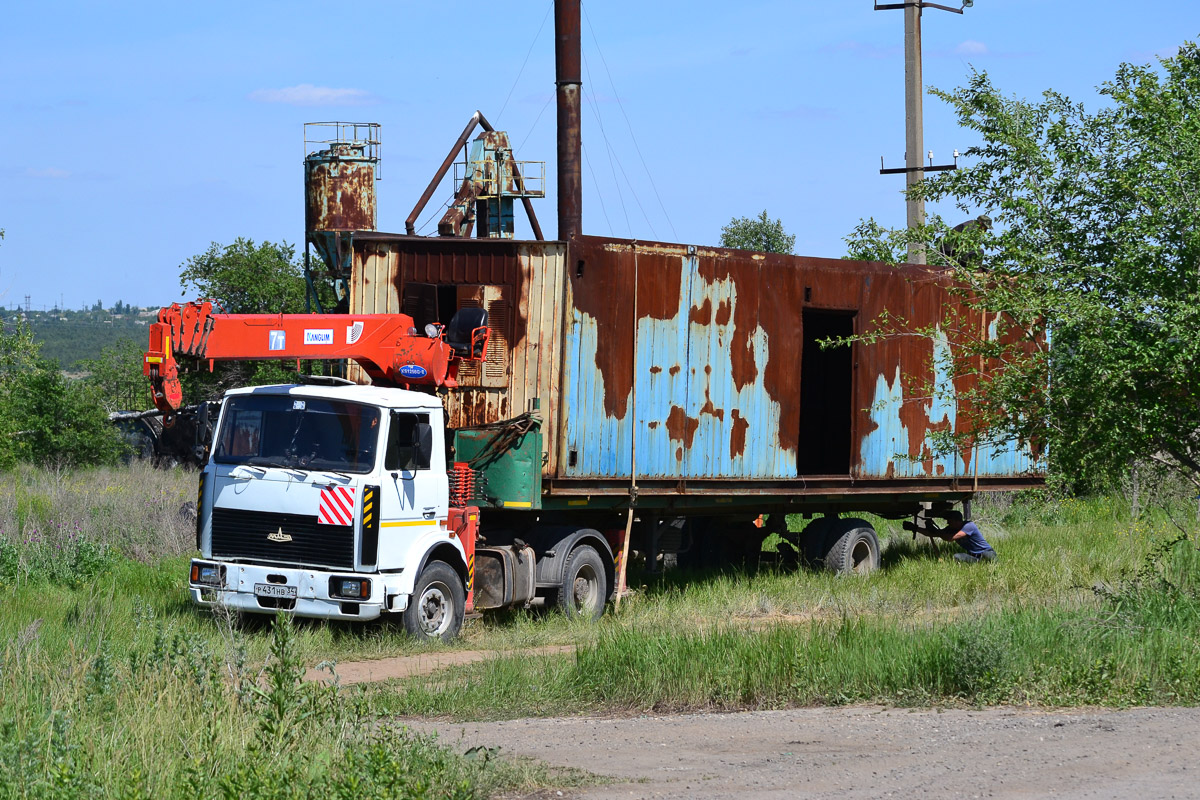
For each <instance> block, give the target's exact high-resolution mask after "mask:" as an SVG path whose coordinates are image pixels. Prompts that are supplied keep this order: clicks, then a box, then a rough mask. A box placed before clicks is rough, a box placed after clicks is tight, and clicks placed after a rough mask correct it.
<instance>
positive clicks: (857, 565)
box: [825, 518, 879, 575]
mask: <svg viewBox="0 0 1200 800" xmlns="http://www.w3.org/2000/svg"><path fill="white" fill-rule="evenodd" d="M836 522H837V524H836V525H834V526H832V527H831V528H830V529H829V533H828V537H829V538H828V540H827V541H828V542H829V547H828V549H827V550H826V551H825V569H827V570H829V571H831V572H840V573H842V574H846V575H849V574H856V575H866V574H867V573H869V572H874V571H875V570H877V569H879V538H878V537H877V536H876V535H875V529H874V528H872V527H871V526H870V525H869V524H868V523H867V522H866V520H861V519H854V518H849V519H839V520H837V521H836Z"/></svg>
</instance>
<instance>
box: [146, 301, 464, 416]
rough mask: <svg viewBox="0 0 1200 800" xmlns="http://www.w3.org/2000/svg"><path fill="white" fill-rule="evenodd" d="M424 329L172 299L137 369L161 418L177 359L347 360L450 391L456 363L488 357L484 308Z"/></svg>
mask: <svg viewBox="0 0 1200 800" xmlns="http://www.w3.org/2000/svg"><path fill="white" fill-rule="evenodd" d="M464 312H467V313H466V315H465V316H464ZM431 327H432V330H430V331H428V332H427V334H426V335H421V333H420V332H418V331H417V329H416V327H415V326H414V323H413V319H412V317H410V316H408V315H407V314H219V313H213V305H212V302H211V301H207V300H205V301H196V302H191V303H184V304H182V305H181V304H179V303H175V304H173V305H171V306H170V307H168V308H163V309H161V310H160V311H159V312H158V322H155V323H154V324H152V325H151V326H150V347H149V349H148V350H147V352H146V355H145V357H144V359H143V362H142V373H143V374H144V375H145V376H146V377H148V378H149V379H150V383H151V386H152V389H153V393H154V404H155V406H157V407H158V409H159V410H160V411H162V412H163V415H164V417H165V418H166V419H167V420H169V419H170V418H171V417H172V416H173V415H174V414H175V412H177V411H178V410H179V408H180V407H181V406H182V404H183V388H182V386H181V385H180V382H179V365H178V362H177V361H176V358H177V357H180V356H182V357H185V358H188V359H194V360H197V361H208V362H209V368H210V369H211V368H212V365H213V363H214V362H216V361H269V360H292V359H295V360H296V361H300V360H316V359H343V358H347V359H352V360H354V361H356V362H358V364H359V365H360V366H361V367H362V368H363V369H364V370H365V371H366V373H367V374H368V375H369V376H370V377H371V380H372V381H374V382H377V383H382V384H388V385H396V386H402V387H408V386H414V385H415V386H435V387H436V386H446V387H451V388H453V387H455V386H457V385H458V382H457V380H456V377H457V374H458V364H459V363H460V362H462V361H482V360H483V359H484V358H485V357H486V356H487V341H488V328H487V312H486V311H483V310H482V309H463V310H462V311H460V312H459V313H458V314H456V315H455V317H454V318H453V319H452V320H451V321H450V325H449V326H443V325H434V326H431ZM429 334H433V335H429Z"/></svg>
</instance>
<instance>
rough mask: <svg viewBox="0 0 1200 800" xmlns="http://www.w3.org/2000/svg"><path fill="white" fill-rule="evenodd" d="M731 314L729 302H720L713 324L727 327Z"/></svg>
mask: <svg viewBox="0 0 1200 800" xmlns="http://www.w3.org/2000/svg"><path fill="white" fill-rule="evenodd" d="M732 313H733V304H732V303H730V301H729V300H722V301H721V303H720V304H719V305H718V306H717V316H716V317H715V318H714V319H713V322H715V323H716V324H717V325H719V326H722V327H723V326H725V325H728V324H729V317H730V315H731V314H732Z"/></svg>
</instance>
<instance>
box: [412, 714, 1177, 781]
mask: <svg viewBox="0 0 1200 800" xmlns="http://www.w3.org/2000/svg"><path fill="white" fill-rule="evenodd" d="M409 724H410V727H412V728H414V729H418V730H422V731H429V730H437V731H438V732H439V735H440V737H441V739H442V741H443V742H445V743H447V744H450V745H451V746H453V747H454V748H455V749H460V750H461V749H466V748H467V747H470V746H473V745H484V746H488V747H498V748H500V751H499V752H500V753H501V754H507V755H520V756H532V757H534V758H537V759H540V760H542V761H546V762H548V763H551V764H557V765H563V766H572V767H579V768H582V769H586V770H588V771H590V772H593V773H597V774H600V775H605V776H609V777H611V778H613V779H614V780H615V781H616V783H613V784H609V785H606V786H599V787H591V788H587V789H570V790H564V791H563V793H562V795H558V794H557V793H556V792H554V791H550V792H548V793H546V792H542V793H539V794H537V795H536V797H539V798H542V797H552V798H553V797H559V796H562V797H586V798H667V797H670V798H727V797H735V798H824V797H830V798H832V797H838V798H877V797H918V796H920V797H939V798H940V797H969V798H973V797H1001V798H1004V797H1022V798H1027V797H1059V798H1085V797H1086V798H1130V797H1132V798H1139V799H1140V800H1150V798H1156V799H1157V798H1172V797H1178V798H1184V797H1197V796H1200V762H1198V760H1197V759H1198V755H1200V754H1198V752H1197V751H1198V746H1200V709H1134V710H1131V711H1079V712H1076V711H1066V712H1050V713H1047V712H1035V711H1027V710H1019V709H1011V708H1000V709H986V710H981V711H974V710H972V711H962V710H952V711H945V712H938V711H930V710H921V711H908V710H897V709H881V708H869V707H854V708H819V709H800V710H794V711H769V712H752V713H742V714H698V715H687V716H662V717H635V718H627V719H588V718H569V719H532V720H513V721H510V722H497V723H470V724H465V725H462V724H452V723H427V722H417V721H413V722H411V723H409Z"/></svg>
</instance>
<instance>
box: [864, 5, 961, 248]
mask: <svg viewBox="0 0 1200 800" xmlns="http://www.w3.org/2000/svg"><path fill="white" fill-rule="evenodd" d="M973 5H975V2H974V0H963V4H962V6H960V7H959V8H952V7H950V6H943V5H939V4H938V3H926V2H922V0H912V2H907V3H878V2H876V3H875V10H876V11H892V10H898V9H903V10H904V131H905V136H904V169H902V170H897V169H882V165H881V168H880V170H879V174H880V175H891V174H895V173H897V172H903V173H904V176H905V181H904V183H905V188H906V189H908V190H909V191H910V192H911V190H912V188H913V186H915V185H916V184H918V183H920V182H921V181H923V180H925V173H926V172H939V171H942V170H947V169H954V168H955V166H953V165H942V166H937V167H935V166H933V165H932V164H930V165H929V166H926V165H925V123H924V119H925V107H924V102H925V81H924V78H923V76H922V74H921V14H922V12H923V11H924V9H926V8H937V9H940V10H942V11H949V12H951V13H953V14H961V13H963V9H964V8H970V7H971V6H973ZM955 155H958V153H955ZM907 206H908V229H909V230H913V229H915V228H919V227H921V226H922V225H924V224H925V201H924V200H919V199H915V198H913V197H912V196H909V197H908V202H907ZM908 261H909V263H910V264H924V263H925V245H924V244H921V243H918V242H913V243H910V244H909V245H908Z"/></svg>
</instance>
